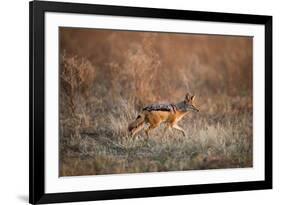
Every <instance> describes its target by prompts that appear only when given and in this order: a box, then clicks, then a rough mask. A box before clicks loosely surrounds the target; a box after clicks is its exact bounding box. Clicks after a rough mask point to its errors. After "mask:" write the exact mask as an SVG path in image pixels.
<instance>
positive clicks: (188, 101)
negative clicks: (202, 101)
mask: <svg viewBox="0 0 281 205" xmlns="http://www.w3.org/2000/svg"><path fill="white" fill-rule="evenodd" d="M194 99H195V95H190V94H189V93H187V94H186V95H185V99H184V103H185V105H186V108H187V110H192V111H196V112H199V109H198V108H196V107H195V105H194Z"/></svg>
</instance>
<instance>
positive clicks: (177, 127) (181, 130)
mask: <svg viewBox="0 0 281 205" xmlns="http://www.w3.org/2000/svg"><path fill="white" fill-rule="evenodd" d="M173 128H175V129H176V130H179V131H180V132H181V133H182V134H183V136H184V137H185V136H186V134H185V131H184V129H182V128H181V127H180V126H178V125H177V124H174V125H173Z"/></svg>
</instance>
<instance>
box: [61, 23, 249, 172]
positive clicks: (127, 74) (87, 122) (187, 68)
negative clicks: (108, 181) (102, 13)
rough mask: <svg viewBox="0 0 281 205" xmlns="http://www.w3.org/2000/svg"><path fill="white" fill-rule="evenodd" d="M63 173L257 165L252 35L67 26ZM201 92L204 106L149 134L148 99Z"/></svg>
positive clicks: (63, 52) (64, 32)
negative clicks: (134, 125)
mask: <svg viewBox="0 0 281 205" xmlns="http://www.w3.org/2000/svg"><path fill="white" fill-rule="evenodd" d="M60 39H61V41H60V115H59V118H60V119H59V121H60V146H59V147H60V175H61V176H73V175H75V176H76V175H94V174H116V173H134V172H153V171H174V170H177V171H179V170H194V169H213V168H236V167H251V166H252V39H251V38H248V37H230V36H208V35H180V34H163V33H162V34H160V33H142V32H122V31H109V30H95V29H74V28H60ZM187 91H188V92H191V93H192V94H195V95H196V104H197V107H199V109H200V112H199V113H192V112H191V113H190V114H188V115H187V116H186V117H185V118H184V119H183V120H182V121H181V122H180V123H179V124H180V125H181V126H182V127H183V128H184V129H185V130H186V132H187V137H183V136H182V135H181V133H179V132H177V131H174V130H173V131H172V132H169V133H166V134H164V132H163V127H160V128H157V129H155V130H153V131H152V133H151V137H150V138H149V139H148V140H145V138H144V136H145V135H144V133H143V132H140V133H139V134H138V135H137V136H136V137H134V138H132V137H130V136H129V135H128V133H127V126H128V123H129V122H130V121H132V120H134V119H135V118H136V116H137V114H138V112H140V110H141V109H142V107H143V106H145V105H146V104H148V103H152V102H163V101H165V102H178V101H181V100H183V97H184V95H185V93H186V92H187Z"/></svg>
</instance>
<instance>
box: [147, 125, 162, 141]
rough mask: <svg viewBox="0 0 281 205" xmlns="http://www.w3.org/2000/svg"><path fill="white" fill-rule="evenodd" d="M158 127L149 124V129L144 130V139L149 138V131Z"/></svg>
mask: <svg viewBox="0 0 281 205" xmlns="http://www.w3.org/2000/svg"><path fill="white" fill-rule="evenodd" d="M158 126H159V124H154V125H152V124H150V125H149V127H148V128H147V129H146V130H145V134H146V137H147V138H148V137H149V131H151V130H152V129H154V128H156V127H158Z"/></svg>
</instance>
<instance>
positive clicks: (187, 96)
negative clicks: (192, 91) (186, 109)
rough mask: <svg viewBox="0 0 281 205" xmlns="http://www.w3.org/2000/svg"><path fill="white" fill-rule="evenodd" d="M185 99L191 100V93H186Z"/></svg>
mask: <svg viewBox="0 0 281 205" xmlns="http://www.w3.org/2000/svg"><path fill="white" fill-rule="evenodd" d="M185 101H187V102H189V101H190V95H189V93H186V95H185Z"/></svg>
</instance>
